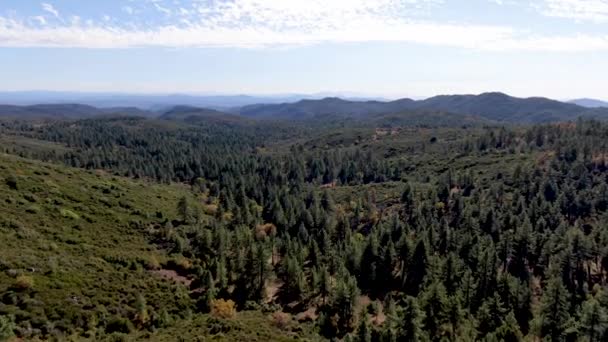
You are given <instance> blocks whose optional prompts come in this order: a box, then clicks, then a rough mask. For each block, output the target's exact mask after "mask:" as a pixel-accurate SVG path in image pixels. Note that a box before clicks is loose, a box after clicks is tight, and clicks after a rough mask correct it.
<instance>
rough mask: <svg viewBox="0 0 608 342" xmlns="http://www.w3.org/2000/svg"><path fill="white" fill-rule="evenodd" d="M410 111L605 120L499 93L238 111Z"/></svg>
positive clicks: (293, 115) (299, 114) (604, 112)
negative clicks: (580, 117)
mask: <svg viewBox="0 0 608 342" xmlns="http://www.w3.org/2000/svg"><path fill="white" fill-rule="evenodd" d="M411 110H436V111H443V112H448V113H453V114H462V115H473V116H477V117H480V118H484V119H486V120H491V121H496V122H508V123H522V124H529V123H542V122H555V121H564V120H574V119H576V118H578V117H579V116H582V117H586V118H602V119H603V118H606V119H608V109H591V108H586V107H582V106H579V105H576V104H572V103H564V102H560V101H556V100H551V99H547V98H542V97H532V98H517V97H512V96H508V95H506V94H503V93H484V94H481V95H441V96H436V97H431V98H429V99H426V100H418V101H416V100H411V99H401V100H396V101H390V102H380V101H365V102H358V101H347V100H342V99H339V98H326V99H322V100H302V101H298V102H296V103H283V104H263V105H251V106H244V107H242V108H240V109H239V111H238V113H239V114H241V115H243V116H247V117H253V118H273V119H277V118H281V119H291V120H293V119H305V118H311V117H315V116H322V115H328V114H342V115H346V116H353V117H362V116H366V115H372V114H388V113H399V112H403V111H411Z"/></svg>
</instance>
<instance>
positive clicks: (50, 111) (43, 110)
mask: <svg viewBox="0 0 608 342" xmlns="http://www.w3.org/2000/svg"><path fill="white" fill-rule="evenodd" d="M112 115H122V116H144V117H151V116H155V115H156V114H155V113H153V112H148V111H145V110H141V109H139V108H135V107H114V108H103V109H102V108H96V107H93V106H88V105H83V104H37V105H31V106H13V105H0V117H15V118H61V119H83V118H91V117H95V116H112Z"/></svg>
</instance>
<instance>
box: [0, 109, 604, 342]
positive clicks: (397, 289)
mask: <svg viewBox="0 0 608 342" xmlns="http://www.w3.org/2000/svg"><path fill="white" fill-rule="evenodd" d="M195 111H198V109H197V110H195ZM184 112H188V110H187V109H186V110H184ZM211 114H214V113H211ZM328 116H329V117H331V120H317V119H314V118H313V119H310V120H292V121H280V122H277V121H273V120H257V121H255V123H254V124H251V125H249V124H248V125H226V124H216V123H215V122H209V121H208V120H202V121H199V122H196V123H195V124H191V123H188V122H185V121H180V120H177V121H172V120H156V119H155V120H152V119H146V118H135V117H109V118H108V117H103V118H91V119H82V120H70V121H66V120H44V121H38V120H13V119H11V120H0V152H4V153H7V154H9V155H4V154H3V155H0V190H2V191H0V213H2V216H1V217H0V218H1V219H0V239H2V241H3V243H4V245H3V248H2V249H0V333H1V334H3V335H0V337H5V336H8V335H14V336H17V337H18V338H21V339H25V340H35V339H37V338H38V339H51V340H69V339H73V340H86V339H88V340H102V341H103V340H109V341H116V340H127V341H128V340H132V339H134V340H138V339H139V340H153V341H173V340H176V339H177V340H179V339H180V338H181V339H182V340H197V339H198V340H226V341H260V342H261V341H275V340H278V341H289V340H312V341H314V340H353V341H370V340H371V341H385V340H386V341H401V340H405V341H408V340H414V341H436V342H439V341H443V340H448V341H471V342H472V341H526V340H528V341H537V340H552V341H604V340H608V324H604V323H602V321H601V320H600V321H598V320H597V317H608V282H607V280H606V279H608V277H607V276H606V275H608V248H606V246H608V231H607V229H606V227H607V224H608V182H607V180H608V148H607V145H606V142H605V140H606V139H605V137H606V136H607V135H608V124H607V123H603V122H601V121H584V120H577V121H576V122H570V123H557V124H555V123H551V124H545V125H529V126H526V125H513V126H509V125H507V126H501V125H496V124H493V123H489V124H481V125H478V124H468V122H470V121H467V120H472V122H475V123H476V122H478V121H479V120H483V119H479V118H478V117H469V116H466V115H454V114H447V113H444V112H442V111H424V110H409V111H406V112H403V113H397V114H375V115H374V114H369V115H367V116H366V117H367V119H365V120H354V119H352V118H348V117H344V116H339V115H328ZM453 118H458V120H457V121H458V124H456V122H454V121H451V120H452V119H453ZM412 119H416V120H417V122H418V124H413V123H411V122H410V120H412ZM425 120H428V121H425ZM430 121H432V122H430ZM444 123H445V124H447V123H449V125H447V126H446V125H444ZM18 156H19V157H18ZM24 158H28V159H24ZM36 160H41V161H48V162H53V163H55V164H47V163H44V162H41V161H36ZM62 165H63V166H62ZM556 317H557V318H556ZM598 322H599V323H598ZM589 326H592V327H595V328H593V329H587V328H585V327H589ZM412 333H414V334H415V336H414V337H412V335H411V334H412Z"/></svg>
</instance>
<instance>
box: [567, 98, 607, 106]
mask: <svg viewBox="0 0 608 342" xmlns="http://www.w3.org/2000/svg"><path fill="white" fill-rule="evenodd" d="M568 102H570V103H573V104H576V105H579V106H582V107H586V108H600V107H605V108H608V102H606V101H601V100H596V99H576V100H571V101H568Z"/></svg>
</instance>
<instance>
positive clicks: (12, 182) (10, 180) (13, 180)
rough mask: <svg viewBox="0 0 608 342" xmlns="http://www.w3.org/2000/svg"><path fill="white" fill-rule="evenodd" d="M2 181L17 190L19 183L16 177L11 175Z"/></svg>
mask: <svg viewBox="0 0 608 342" xmlns="http://www.w3.org/2000/svg"><path fill="white" fill-rule="evenodd" d="M4 183H6V185H8V187H9V188H11V189H13V190H18V189H19V185H18V182H17V177H15V176H13V175H11V176H8V177H6V179H5V180H4Z"/></svg>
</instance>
